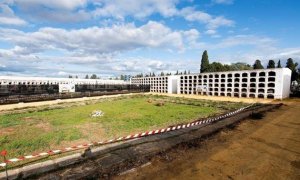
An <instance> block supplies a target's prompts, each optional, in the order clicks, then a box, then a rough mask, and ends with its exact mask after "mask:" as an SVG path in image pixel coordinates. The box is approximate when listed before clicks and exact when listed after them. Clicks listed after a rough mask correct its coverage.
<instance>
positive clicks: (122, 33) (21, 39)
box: [0, 21, 199, 55]
mask: <svg viewBox="0 0 300 180" xmlns="http://www.w3.org/2000/svg"><path fill="white" fill-rule="evenodd" d="M198 36H199V32H198V31H197V30H195V29H191V30H188V31H173V30H171V29H170V28H169V27H167V26H165V25H163V24H161V23H158V22H154V21H149V22H148V23H147V24H145V25H142V26H140V27H136V26H135V25H134V24H123V25H114V26H112V27H103V28H100V27H89V28H86V29H74V30H65V29H60V28H49V27H47V28H41V29H39V30H38V31H36V32H23V31H19V30H14V29H0V40H4V41H8V42H10V43H13V44H15V46H16V47H15V48H14V49H12V51H13V52H14V53H18V54H31V53H38V52H43V51H45V50H51V49H59V50H65V51H69V52H72V53H79V54H85V55H88V54H103V53H114V52H122V51H128V50H133V49H137V48H165V49H174V50H181V51H182V50H184V42H191V41H195V40H196V39H197V38H198Z"/></svg>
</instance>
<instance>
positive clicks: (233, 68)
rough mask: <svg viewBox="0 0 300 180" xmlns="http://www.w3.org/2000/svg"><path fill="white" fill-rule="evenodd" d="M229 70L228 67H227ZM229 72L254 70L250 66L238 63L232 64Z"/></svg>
mask: <svg viewBox="0 0 300 180" xmlns="http://www.w3.org/2000/svg"><path fill="white" fill-rule="evenodd" d="M226 69H228V67H226ZM229 69H230V70H229V71H240V70H251V69H253V68H252V67H251V65H250V64H247V63H243V62H237V63H232V64H230V66H229Z"/></svg>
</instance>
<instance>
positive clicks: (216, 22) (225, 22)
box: [179, 7, 234, 30]
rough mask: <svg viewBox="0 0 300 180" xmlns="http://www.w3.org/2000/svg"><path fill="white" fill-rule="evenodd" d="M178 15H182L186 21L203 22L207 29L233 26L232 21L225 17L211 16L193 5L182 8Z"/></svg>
mask: <svg viewBox="0 0 300 180" xmlns="http://www.w3.org/2000/svg"><path fill="white" fill-rule="evenodd" d="M179 15H180V16H183V17H184V18H185V19H186V20H187V21H198V22H201V23H205V24H206V27H207V28H208V29H211V30H214V29H217V28H219V27H220V26H233V25H234V21H232V20H230V19H226V18H225V17H223V16H216V17H214V16H212V15H210V14H208V13H206V12H203V11H197V10H195V9H194V8H193V7H186V8H183V9H182V10H181V11H180V12H179Z"/></svg>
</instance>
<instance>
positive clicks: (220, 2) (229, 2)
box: [212, 0, 233, 4]
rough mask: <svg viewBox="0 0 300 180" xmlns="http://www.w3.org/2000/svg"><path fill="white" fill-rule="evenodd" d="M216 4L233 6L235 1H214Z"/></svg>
mask: <svg viewBox="0 0 300 180" xmlns="http://www.w3.org/2000/svg"><path fill="white" fill-rule="evenodd" d="M212 3H214V4H232V3H233V0H212Z"/></svg>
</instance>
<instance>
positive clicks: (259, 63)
mask: <svg viewBox="0 0 300 180" xmlns="http://www.w3.org/2000/svg"><path fill="white" fill-rule="evenodd" d="M253 69H264V67H263V65H262V64H261V62H260V60H259V59H257V60H256V61H255V63H254V64H253Z"/></svg>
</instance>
